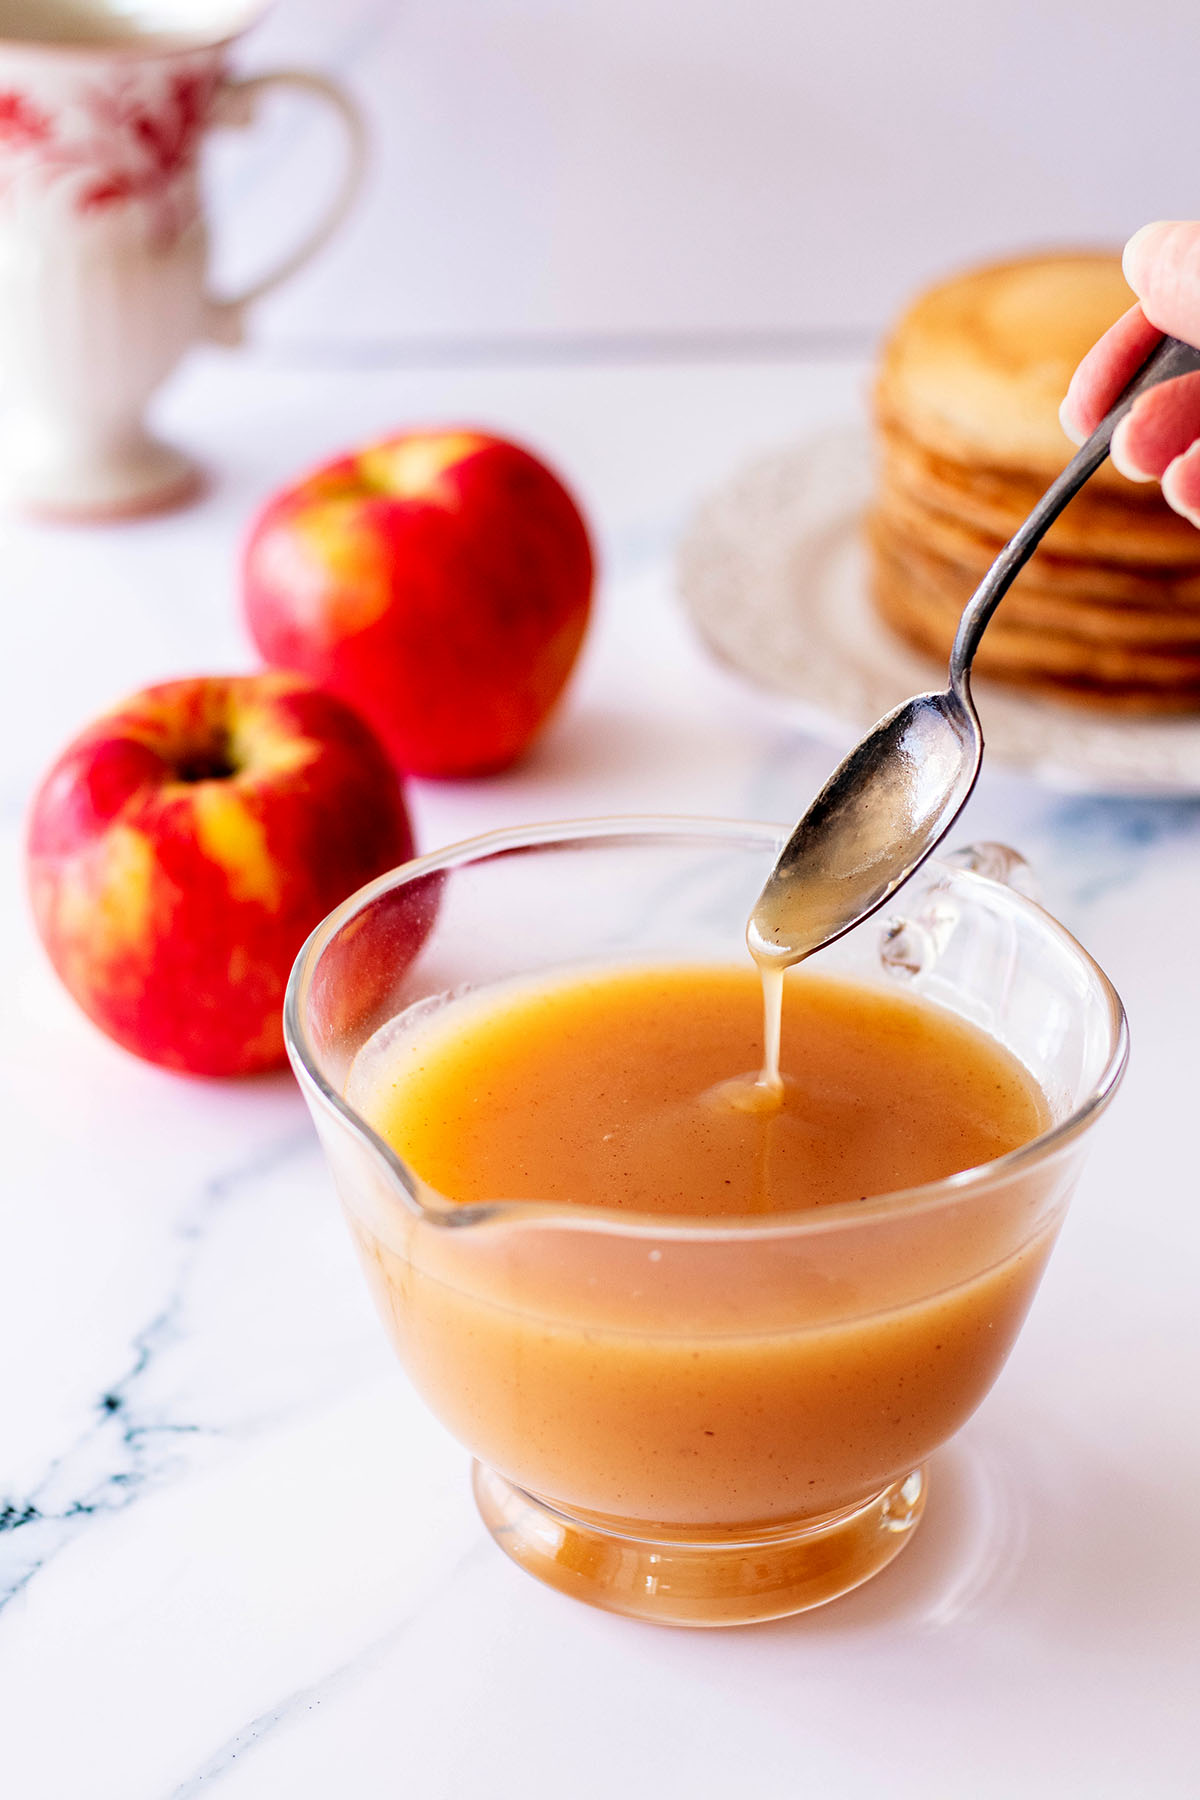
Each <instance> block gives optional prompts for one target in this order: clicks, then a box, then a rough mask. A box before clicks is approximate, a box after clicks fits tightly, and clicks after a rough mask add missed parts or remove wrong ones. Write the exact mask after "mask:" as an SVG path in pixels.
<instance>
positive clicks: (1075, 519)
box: [880, 426, 1200, 570]
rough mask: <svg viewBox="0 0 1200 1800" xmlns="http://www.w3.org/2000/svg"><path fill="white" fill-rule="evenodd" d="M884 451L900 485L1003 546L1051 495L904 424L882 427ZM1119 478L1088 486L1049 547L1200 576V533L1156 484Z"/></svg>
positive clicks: (1050, 535)
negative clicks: (959, 459)
mask: <svg viewBox="0 0 1200 1800" xmlns="http://www.w3.org/2000/svg"><path fill="white" fill-rule="evenodd" d="M880 453H881V464H882V468H883V471H884V473H885V476H886V478H887V479H888V481H889V482H890V483H891V484H892V485H893V486H894V487H896V488H898V489H902V490H903V491H904V492H905V493H907V494H909V495H911V497H912V498H913V499H914V500H918V501H922V502H924V503H926V504H928V505H929V506H931V507H933V508H934V509H935V510H936V511H938V512H941V513H945V514H948V515H949V516H951V517H955V518H958V519H961V520H962V522H963V523H964V524H967V525H971V526H973V527H974V528H975V529H976V530H978V531H980V532H981V533H984V534H986V535H988V536H990V537H992V538H993V539H994V540H995V541H996V542H997V543H998V544H1002V543H1007V541H1008V539H1009V538H1010V537H1011V536H1012V534H1013V532H1014V531H1015V530H1016V529H1017V527H1018V526H1019V525H1020V523H1021V521H1022V520H1023V519H1025V518H1026V517H1027V516H1028V514H1029V513H1030V512H1031V511H1032V509H1033V507H1034V506H1035V505H1036V503H1037V501H1038V500H1039V499H1040V498H1041V496H1042V494H1043V492H1044V491H1045V486H1046V484H1045V483H1044V482H1043V481H1041V480H1037V479H1034V478H1033V477H1022V476H1020V475H1018V474H1016V473H1015V472H1014V471H1012V470H1004V469H995V468H989V467H986V466H984V465H983V464H977V465H974V466H972V467H971V468H969V469H964V468H963V467H962V465H961V464H957V463H954V462H951V461H949V460H948V459H947V458H945V457H940V456H936V455H934V454H933V453H932V452H931V451H928V450H925V449H924V448H923V447H922V446H921V445H919V444H918V443H917V441H916V439H915V438H912V437H910V436H909V434H908V433H907V432H905V431H903V430H901V429H900V428H899V427H897V426H890V427H888V426H884V427H881V430H880ZM1064 460H1065V459H1064ZM1119 479H1120V483H1121V485H1120V487H1119V488H1112V487H1110V488H1103V489H1101V488H1098V487H1097V486H1096V484H1095V482H1094V481H1093V482H1089V483H1088V485H1087V486H1086V487H1085V488H1084V489H1083V491H1082V492H1081V493H1079V494H1077V495H1076V496H1075V498H1074V499H1073V500H1072V501H1071V503H1070V505H1069V506H1068V507H1067V508H1066V510H1065V511H1064V512H1063V513H1062V514H1061V516H1060V517H1059V518H1058V519H1056V520H1055V522H1054V524H1053V525H1052V526H1051V527H1050V530H1049V531H1048V532H1047V534H1046V537H1045V539H1044V540H1043V543H1044V545H1045V548H1046V549H1047V550H1049V551H1053V552H1057V553H1059V554H1061V555H1064V556H1075V557H1088V558H1092V557H1095V558H1099V559H1100V560H1101V561H1109V562H1118V563H1130V564H1139V563H1149V564H1152V565H1153V566H1154V567H1156V568H1158V567H1163V566H1180V567H1187V566H1191V567H1193V568H1196V569H1198V570H1200V535H1198V534H1197V532H1196V530H1195V528H1194V527H1193V526H1191V525H1189V524H1188V522H1187V520H1186V519H1181V518H1180V516H1179V514H1178V513H1176V512H1173V511H1172V510H1171V508H1170V507H1169V506H1168V505H1167V503H1166V501H1165V500H1164V499H1163V497H1162V491H1161V489H1160V488H1159V486H1158V484H1157V482H1132V481H1126V480H1125V479H1124V477H1123V476H1122V477H1120V478H1119Z"/></svg>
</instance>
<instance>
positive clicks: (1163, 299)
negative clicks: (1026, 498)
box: [1059, 221, 1200, 529]
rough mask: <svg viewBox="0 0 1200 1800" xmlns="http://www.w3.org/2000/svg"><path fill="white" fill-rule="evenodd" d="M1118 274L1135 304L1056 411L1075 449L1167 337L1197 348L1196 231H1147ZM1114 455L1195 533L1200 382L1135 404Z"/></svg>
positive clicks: (1199, 263)
mask: <svg viewBox="0 0 1200 1800" xmlns="http://www.w3.org/2000/svg"><path fill="white" fill-rule="evenodd" d="M1123 267H1124V270H1125V279H1126V281H1127V282H1128V283H1129V285H1130V287H1131V288H1132V289H1133V291H1134V293H1135V294H1136V295H1137V296H1138V302H1139V303H1138V305H1136V306H1131V307H1130V309H1129V311H1128V312H1127V313H1124V314H1123V315H1122V316H1121V318H1119V319H1118V320H1117V322H1116V324H1115V325H1113V326H1112V327H1111V328H1110V329H1109V330H1108V331H1106V332H1105V334H1104V336H1103V337H1102V338H1101V339H1100V341H1099V343H1097V344H1095V345H1093V347H1092V349H1090V350H1089V351H1088V353H1087V355H1086V356H1085V357H1084V359H1083V361H1082V362H1081V363H1080V365H1079V367H1078V368H1077V369H1076V371H1075V373H1074V375H1073V376H1072V377H1071V385H1070V387H1069V388H1068V389H1067V397H1066V399H1065V400H1064V401H1063V403H1062V409H1061V412H1060V415H1059V416H1060V418H1061V419H1062V424H1063V430H1064V431H1065V432H1066V434H1067V436H1068V437H1069V438H1071V439H1073V441H1074V442H1075V443H1077V444H1081V443H1082V442H1083V440H1084V438H1085V437H1087V436H1088V434H1089V433H1090V432H1092V431H1094V430H1095V428H1096V426H1097V425H1098V424H1099V423H1100V420H1101V419H1102V418H1103V416H1104V414H1105V413H1106V412H1107V411H1108V409H1109V407H1110V406H1111V405H1112V403H1113V401H1114V400H1115V399H1116V398H1117V396H1118V394H1120V393H1121V391H1122V389H1123V388H1125V387H1126V386H1127V385H1128V384H1129V382H1130V381H1131V380H1132V378H1133V376H1134V375H1135V374H1136V373H1137V371H1138V369H1139V368H1140V367H1141V365H1142V364H1143V363H1144V362H1145V360H1146V358H1147V357H1148V356H1149V354H1150V352H1151V351H1152V350H1153V348H1154V346H1155V344H1156V343H1157V342H1158V340H1159V338H1160V336H1161V335H1162V333H1163V332H1169V333H1170V334H1171V336H1172V337H1177V338H1183V340H1184V341H1185V342H1186V343H1189V344H1196V345H1198V346H1200V222H1194V221H1188V222H1172V221H1162V222H1159V223H1158V224H1154V225H1143V226H1142V229H1141V230H1140V231H1138V232H1136V233H1135V234H1134V236H1133V237H1131V238H1130V240H1129V242H1128V243H1127V244H1126V246H1125V255H1124V259H1123ZM1110 453H1111V456H1112V460H1113V463H1114V464H1115V466H1116V467H1117V468H1118V469H1119V470H1120V471H1121V474H1122V475H1127V476H1128V477H1129V479H1130V480H1131V481H1161V482H1162V491H1163V496H1164V498H1165V499H1166V501H1167V503H1168V505H1170V506H1173V507H1174V509H1175V511H1176V512H1177V513H1182V515H1183V517H1184V518H1185V519H1188V520H1189V521H1190V522H1191V523H1192V524H1193V525H1195V526H1196V527H1197V528H1198V529H1200V374H1196V375H1181V376H1180V377H1179V378H1178V380H1176V381H1165V382H1163V384H1162V386H1161V387H1156V388H1151V390H1150V392H1149V393H1147V394H1143V395H1142V397H1141V398H1140V399H1139V400H1136V401H1135V402H1134V404H1133V406H1132V408H1131V409H1130V411H1129V412H1128V413H1127V414H1126V416H1125V418H1124V419H1122V421H1121V423H1120V424H1119V425H1118V426H1117V429H1116V430H1115V431H1114V432H1113V438H1112V445H1111V452H1110Z"/></svg>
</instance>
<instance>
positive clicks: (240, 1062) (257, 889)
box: [28, 673, 413, 1075]
mask: <svg viewBox="0 0 1200 1800" xmlns="http://www.w3.org/2000/svg"><path fill="white" fill-rule="evenodd" d="M412 847H413V846H412V833H411V830H410V828H409V822H408V814H407V812H406V810H405V805H404V798H403V795H402V793H401V790H400V785H399V782H398V780H397V777H396V773H395V770H394V769H393V768H392V766H391V763H390V762H389V760H388V758H387V756H386V755H385V753H384V751H383V749H382V748H381V746H380V745H379V743H378V742H377V741H376V739H375V737H374V736H373V735H372V733H371V732H370V730H369V729H368V728H367V726H365V725H364V724H363V722H362V721H361V719H359V718H357V717H356V716H355V714H354V713H353V712H352V711H351V710H350V709H349V707H347V706H346V705H344V704H343V702H342V701H340V700H338V699H336V698H335V697H334V696H333V695H332V694H327V693H324V692H323V691H322V690H320V689H319V688H317V687H315V686H314V685H313V684H312V683H311V682H309V681H307V680H305V679H304V677H303V676H300V675H295V674H279V673H269V674H261V675H243V676H237V675H234V676H214V677H209V678H205V677H197V678H196V679H194V680H190V681H169V682H166V683H164V684H163V685H162V686H161V687H152V688H147V689H146V690H145V691H144V692H143V693H140V694H135V695H134V697H133V698H132V699H131V700H127V701H126V702H125V704H124V705H123V706H120V707H118V708H117V709H116V710H115V711H114V712H111V713H108V714H107V715H106V716H105V717H103V718H101V719H98V720H96V722H95V723H94V724H93V725H91V726H89V727H88V729H87V730H86V731H84V732H83V733H82V734H81V735H80V736H79V737H77V738H76V739H75V741H74V743H72V744H70V745H69V746H68V747H67V749H66V750H65V751H64V752H63V754H62V756H60V757H59V759H58V761H57V762H56V763H55V765H54V767H53V768H52V769H51V770H50V772H49V774H48V775H47V776H46V778H45V780H44V782H43V783H42V786H41V788H40V789H39V791H38V794H37V797H36V799H35V801H34V805H33V816H32V820H31V824H30V832H29V846H28V850H29V879H30V889H31V893H32V897H33V910H34V917H35V919H36V921H37V927H38V931H39V932H40V934H41V938H42V942H43V943H44V944H45V946H46V949H47V950H48V951H49V954H50V959H51V961H52V962H53V964H54V966H55V968H56V969H57V970H58V973H59V975H60V976H61V977H62V979H63V981H64V982H65V983H66V985H67V987H68V988H69V990H70V992H71V993H72V994H73V995H74V997H75V999H76V1000H77V1001H78V1002H79V1004H80V1006H82V1008H83V1010H84V1011H85V1012H86V1013H87V1014H88V1016H89V1017H90V1018H91V1019H93V1020H94V1021H95V1023H96V1024H97V1025H99V1026H100V1028H101V1029H102V1030H103V1031H106V1032H107V1033H108V1034H109V1036H110V1037H113V1038H115V1039H116V1040H117V1042H118V1043H119V1044H123V1045H124V1046H125V1048H126V1049H127V1050H132V1051H134V1052H135V1053H136V1054H137V1055H139V1056H144V1057H146V1058H148V1059H149V1061H151V1062H156V1063H162V1064H164V1065H165V1066H166V1067H167V1068H171V1069H184V1070H188V1071H189V1072H191V1073H193V1074H202V1075H233V1074H243V1073H247V1072H249V1071H252V1070H256V1069H269V1068H273V1067H274V1066H276V1065H277V1064H279V1063H282V1061H283V1060H284V1053H283V1031H282V1021H281V1017H280V1007H281V1005H282V1001H283V992H284V988H285V986H286V983H287V978H288V971H289V970H290V968H291V965H292V962H293V960H294V958H295V956H296V953H297V951H298V950H299V949H300V946H301V944H302V943H303V942H304V939H305V938H306V936H307V935H308V933H309V932H310V931H311V930H312V928H313V926H314V925H316V924H318V923H319V921H320V920H321V919H322V918H323V917H324V915H325V914H326V913H327V912H328V911H329V910H330V909H331V908H332V907H333V906H336V905H337V903H338V902H339V901H340V900H343V899H345V897H346V895H347V894H349V893H351V892H352V891H353V890H354V889H355V888H357V887H360V886H361V885H362V884H363V882H365V881H369V880H370V879H371V878H372V877H373V876H375V875H379V874H381V873H382V872H383V870H385V869H389V868H392V867H393V866H394V865H395V864H397V863H400V862H404V861H405V860H406V859H407V858H408V857H409V856H410V855H411V854H412Z"/></svg>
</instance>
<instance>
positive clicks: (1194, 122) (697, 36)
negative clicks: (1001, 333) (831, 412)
mask: <svg viewBox="0 0 1200 1800" xmlns="http://www.w3.org/2000/svg"><path fill="white" fill-rule="evenodd" d="M306 59H307V60H309V61H315V62H317V63H318V64H320V65H321V66H322V67H324V68H326V69H327V70H328V71H330V72H332V73H337V74H339V75H341V76H342V77H343V78H344V79H345V80H346V81H347V83H348V84H349V85H350V86H351V88H352V89H353V91H354V92H355V93H356V94H357V95H358V96H359V97H360V98H361V99H362V101H363V102H364V104H365V106H366V107H367V109H368V111H369V114H370V118H371V122H372V131H373V134H374V139H375V160H374V169H373V174H372V178H371V183H370V192H369V195H368V198H367V202H366V204H365V205H364V206H363V207H362V209H361V211H360V212H359V214H358V216H357V218H356V219H355V221H354V223H353V224H352V225H351V226H350V228H349V229H348V230H347V232H346V233H345V235H344V237H343V238H342V239H341V240H340V242H339V244H338V246H337V248H336V249H335V250H333V251H332V252H331V253H330V254H329V255H328V256H327V257H326V258H325V259H324V260H323V261H322V263H321V264H320V265H319V266H318V267H317V268H316V269H315V270H314V272H313V273H312V274H311V275H308V276H306V277H305V278H303V279H302V280H301V281H300V282H297V283H296V285H295V286H294V287H293V288H292V289H290V290H289V291H288V293H287V294H286V295H285V296H282V297H280V298H279V299H278V300H277V301H274V302H272V303H271V304H270V305H269V307H268V308H267V309H266V311H265V313H264V316H263V319H262V324H261V329H262V331H263V333H264V335H265V336H266V337H267V338H268V339H269V340H271V341H274V342H277V343H281V344H282V343H289V342H295V341H298V340H314V339H316V340H321V341H323V342H332V341H336V342H339V343H343V344H345V343H346V342H348V341H349V340H357V341H358V342H359V343H360V344H362V343H363V342H364V341H365V342H369V343H371V344H374V345H376V346H378V345H380V344H387V345H391V346H395V345H397V344H399V345H402V346H407V347H408V348H409V349H410V351H412V352H414V353H421V354H425V355H428V354H432V353H435V352H437V351H438V350H439V349H441V348H442V347H444V346H446V345H447V344H451V345H458V346H459V347H460V349H461V347H462V345H463V343H464V341H470V342H471V343H472V344H474V345H476V346H479V345H487V344H491V343H492V342H493V340H495V339H497V338H499V339H501V340H504V342H505V343H507V344H508V345H509V346H511V345H512V344H513V342H514V340H515V341H518V342H519V341H520V340H522V339H524V338H526V337H528V336H530V335H533V336H538V337H541V336H553V337H555V338H557V339H562V338H587V339H591V338H593V337H601V338H607V339H609V340H611V339H613V338H616V337H624V338H627V339H632V340H643V339H645V338H647V337H649V338H652V339H653V338H656V337H659V336H661V335H667V336H669V337H672V338H678V337H688V338H691V339H692V340H698V341H700V342H703V341H704V340H705V339H709V340H711V339H713V338H719V337H721V336H723V335H725V334H732V335H734V336H741V335H743V334H760V335H761V336H762V337H763V338H765V339H766V340H772V339H773V340H777V341H787V340H788V339H789V338H790V337H792V336H793V334H800V335H801V337H803V335H804V334H808V333H817V334H825V333H845V332H850V333H861V334H865V335H869V334H873V333H875V332H877V331H878V330H879V328H880V327H881V325H883V324H884V323H885V322H886V321H887V320H888V319H889V318H890V317H891V316H892V314H893V313H894V311H895V309H896V307H897V306H898V305H899V304H900V302H901V301H902V300H903V299H904V297H905V296H907V295H908V294H909V293H911V292H912V290H913V289H914V288H915V287H917V286H919V285H920V284H922V283H923V282H925V281H927V280H929V279H930V278H932V277H933V276H935V275H936V274H938V273H939V272H941V271H943V270H945V269H947V268H950V267H953V266H954V265H956V264H958V263H960V262H962V261H963V260H969V259H972V258H975V257H979V256H985V255H1003V254H1006V253H1008V252H1009V251H1011V250H1013V249H1014V248H1018V249H1019V248H1023V247H1027V246H1030V245H1037V244H1061V243H1080V242H1083V243H1113V244H1119V243H1121V242H1122V241H1123V240H1124V239H1125V237H1127V236H1128V235H1129V233H1130V232H1131V231H1132V230H1133V229H1135V228H1136V226H1137V225H1139V224H1141V223H1143V222H1144V221H1145V220H1146V219H1148V218H1169V217H1185V218H1186V217H1191V216H1192V214H1193V213H1194V212H1195V211H1196V210H1197V207H1198V206H1200V200H1198V198H1197V177H1196V171H1197V168H1198V167H1200V108H1198V107H1197V103H1196V84H1197V75H1198V70H1200V11H1198V10H1197V8H1196V7H1195V6H1194V5H1193V4H1190V0H1139V3H1138V4H1132V3H1131V0H1006V3H1005V4H1004V5H997V4H995V0H906V3H905V4H903V5H897V4H892V3H890V0H824V3H822V4H820V5H818V4H815V3H814V0H281V3H280V4H279V6H278V7H277V8H276V10H275V11H274V13H273V14H271V15H269V16H268V17H267V19H266V20H265V22H264V23H263V24H262V25H260V26H259V27H258V29H257V30H256V31H255V32H253V33H252V34H251V36H250V38H249V40H248V42H247V44H246V46H245V50H244V55H243V57H242V60H243V61H244V63H245V64H246V65H247V66H252V67H255V68H258V67H263V66H266V65H267V64H269V63H272V62H276V61H292V60H301V61H303V60H306ZM240 150H241V147H240V146H239V147H238V149H237V150H236V151H235V150H234V149H233V148H227V149H226V151H225V153H224V154H223V155H222V157H221V159H220V172H221V175H222V179H223V180H225V179H227V180H228V182H229V183H230V184H231V185H236V186H237V187H238V189H239V190H240V198H239V200H238V204H237V205H236V206H235V208H234V216H232V217H231V216H229V215H228V214H227V215H226V232H225V238H226V249H227V255H228V259H229V261H230V263H232V264H234V265H236V266H238V267H240V268H246V267H249V265H250V264H251V263H252V262H253V260H254V258H255V256H257V255H258V254H259V253H260V252H262V251H263V249H264V247H265V246H264V236H265V235H269V233H266V234H265V233H264V225H265V221H266V220H267V219H271V220H272V223H273V226H274V227H276V228H277V229H278V230H279V232H280V233H281V234H282V233H285V232H286V221H287V218H288V216H289V215H291V214H294V213H295V211H296V210H297V207H298V205H300V204H301V203H302V197H303V194H304V191H305V189H306V187H309V186H311V187H312V188H314V189H315V188H316V186H317V185H318V184H319V183H320V182H321V181H322V179H327V178H328V174H329V167H328V165H329V159H330V157H331V155H332V154H333V150H332V135H331V133H329V132H326V131H324V130H321V129H318V128H317V127H316V126H315V125H311V124H309V123H307V122H305V120H304V115H303V111H302V103H301V102H298V101H297V102H289V103H287V105H286V108H285V105H284V103H283V102H280V104H279V106H278V108H277V109H276V111H275V115H274V120H273V124H272V126H271V129H270V131H269V134H268V138H267V139H266V141H262V142H260V145H259V147H258V148H257V149H252V148H247V149H246V150H245V152H244V157H243V159H242V161H241V163H240V166H235V165H236V164H237V163H238V152H239V151H240ZM247 160H248V161H249V163H250V165H251V166H250V167H247V166H246V161H247ZM267 197H269V198H270V201H271V204H270V205H267V206H264V205H262V204H261V202H262V201H263V200H264V199H265V198H267Z"/></svg>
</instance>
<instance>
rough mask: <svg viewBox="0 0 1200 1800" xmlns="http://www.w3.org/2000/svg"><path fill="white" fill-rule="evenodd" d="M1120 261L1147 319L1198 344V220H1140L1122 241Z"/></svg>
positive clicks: (1160, 327) (1172, 334) (1199, 335)
mask: <svg viewBox="0 0 1200 1800" xmlns="http://www.w3.org/2000/svg"><path fill="white" fill-rule="evenodd" d="M1123 267H1124V270H1125V279H1126V281H1127V282H1128V283H1129V285H1130V287H1131V288H1132V289H1133V291H1134V293H1135V294H1136V295H1137V297H1138V299H1139V300H1140V301H1141V303H1142V311H1143V312H1144V313H1145V315H1146V317H1147V318H1148V319H1149V321H1150V323H1151V324H1152V325H1154V326H1156V327H1157V329H1158V330H1159V331H1168V332H1170V334H1171V336H1172V337H1179V338H1183V339H1184V340H1185V341H1186V342H1187V343H1189V344H1196V345H1200V223H1198V222H1196V221H1194V220H1167V219H1163V220H1159V221H1158V222H1157V223H1156V224H1154V225H1143V226H1142V229H1141V230H1140V231H1138V232H1135V233H1134V235H1133V237H1131V238H1130V240H1129V242H1128V243H1127V244H1126V246H1125V255H1124V258H1123Z"/></svg>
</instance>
